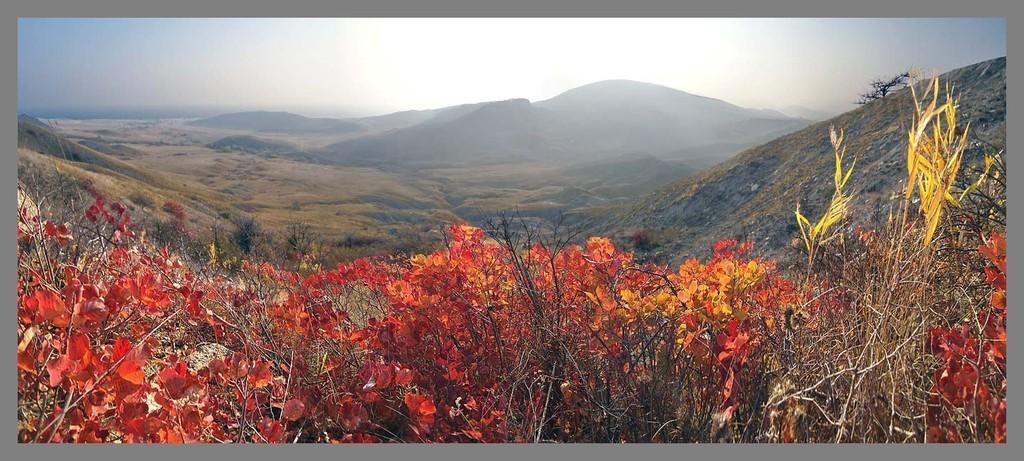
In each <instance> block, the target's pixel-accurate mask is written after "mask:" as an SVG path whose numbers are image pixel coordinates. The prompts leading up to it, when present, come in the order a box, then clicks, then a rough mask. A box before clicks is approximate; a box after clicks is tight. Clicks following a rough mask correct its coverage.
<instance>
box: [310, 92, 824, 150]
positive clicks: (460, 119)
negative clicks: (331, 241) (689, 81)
mask: <svg viewBox="0 0 1024 461" xmlns="http://www.w3.org/2000/svg"><path fill="white" fill-rule="evenodd" d="M383 117H390V118H389V119H388V118H381V117H378V118H374V120H368V121H366V122H364V123H367V124H372V123H377V124H378V125H386V123H388V122H390V123H392V124H395V125H397V124H398V123H399V121H401V122H408V121H409V120H410V119H416V118H418V117H423V121H421V122H419V123H416V124H414V125H412V126H406V127H404V128H397V129H393V130H390V131H387V132H385V133H381V134H377V135H370V136H363V137H360V138H356V139H350V140H346V141H342V142H339V143H335V144H332V145H330V146H328V147H327V148H326V149H325V152H323V153H322V154H321V156H322V157H324V158H331V159H333V160H334V161H336V162H338V163H342V164H353V165H374V166H387V167H390V168H421V167H428V166H452V165H468V164H493V163H508V162H518V161H524V160H534V161H543V162H580V161H584V162H589V161H597V160H601V159H606V158H613V157H616V156H621V155H626V154H647V155H653V156H656V157H663V158H667V157H675V158H676V159H679V160H685V158H684V157H686V156H681V155H679V153H680V152H684V151H685V152H690V153H692V155H693V156H694V157H700V156H702V155H710V156H712V157H714V159H715V160H722V159H724V158H726V157H727V156H728V155H730V154H732V153H735V152H736V151H738V150H739V149H740V148H743V147H749V146H751V145H755V144H757V143H758V142H762V141H764V140H767V139H770V138H772V137H775V136H778V135H781V134H784V133H788V132H791V131H793V130H796V129H799V128H802V127H803V126H806V124H807V123H808V122H807V121H806V120H803V119H798V118H792V117H787V116H784V115H782V114H779V113H777V112H772V111H763V110H755V109H746V108H742V107H739V106H736V105H733V104H729V103H727V102H725V101H721V100H718V99H713V98H706V97H703V96H697V95H693V94H689V93H686V92H683V91H679V90H675V89H672V88H668V87H664V86H659V85H653V84H649V83H641V82H634V81H628V80H610V81H603V82H597V83H593V84H590V85H585V86H582V87H578V88H575V89H572V90H569V91H566V92H564V93H562V94H560V95H558V96H555V97H554V98H551V99H548V100H545V101H540V102H536V103H531V102H530V101H528V100H525V99H512V100H507V101H495V102H488V103H479V104H468V105H463V106H454V107H450V108H444V109H439V110H436V111H433V112H429V113H423V112H413V113H408V112H405V113H399V114H392V115H391V116H383ZM363 120H367V119H363ZM723 143H730V144H729V145H730V146H732V147H731V148H730V149H727V150H723V149H721V147H722V146H723ZM708 152H711V153H710V154H708Z"/></svg>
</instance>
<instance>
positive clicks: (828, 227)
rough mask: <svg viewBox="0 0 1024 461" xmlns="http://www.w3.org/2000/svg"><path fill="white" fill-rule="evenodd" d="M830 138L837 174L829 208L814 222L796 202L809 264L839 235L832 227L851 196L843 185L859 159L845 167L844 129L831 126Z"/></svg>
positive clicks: (836, 222) (798, 220)
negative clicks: (821, 248) (822, 247)
mask: <svg viewBox="0 0 1024 461" xmlns="http://www.w3.org/2000/svg"><path fill="white" fill-rule="evenodd" d="M829 138H830V140H831V141H832V151H833V154H834V155H835V175H834V178H833V182H834V186H835V190H834V191H833V192H832V200H831V201H830V202H829V205H828V209H827V210H825V213H824V214H823V215H822V216H821V218H819V219H818V221H817V222H815V223H813V224H812V223H811V220H810V219H808V218H807V217H806V216H804V215H803V213H801V212H800V202H797V204H796V222H797V224H798V225H799V226H800V236H801V237H802V238H803V241H804V247H805V248H806V249H807V264H808V266H810V265H811V264H812V263H813V262H814V254H815V253H816V252H817V249H818V248H819V247H820V246H821V245H823V244H825V243H827V242H828V241H830V240H832V239H834V238H835V237H836V236H837V235H839V234H838V233H835V232H833V231H832V228H833V227H834V226H835V225H836V224H838V223H839V222H840V221H842V219H843V217H845V216H846V212H847V210H848V209H849V205H850V198H851V197H850V196H849V195H847V194H846V193H845V192H843V187H844V186H846V183H847V181H849V180H850V175H851V174H852V173H853V166H854V165H856V164H857V159H853V163H851V164H850V168H848V169H845V170H844V169H843V158H844V157H845V155H846V146H844V145H843V132H842V131H838V132H837V131H836V129H835V127H834V126H833V127H829Z"/></svg>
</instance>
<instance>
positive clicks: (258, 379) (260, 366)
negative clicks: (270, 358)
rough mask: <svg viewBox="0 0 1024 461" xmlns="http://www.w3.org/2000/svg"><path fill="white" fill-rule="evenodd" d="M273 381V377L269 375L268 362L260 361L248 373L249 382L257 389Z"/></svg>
mask: <svg viewBox="0 0 1024 461" xmlns="http://www.w3.org/2000/svg"><path fill="white" fill-rule="evenodd" d="M273 379H274V375H272V374H271V373H270V362H267V361H262V360H261V361H260V362H258V363H256V365H253V367H252V370H250V371H249V382H250V383H251V384H252V386H253V387H255V388H257V389H259V388H261V387H265V386H267V385H269V384H270V382H271V381H272V380H273Z"/></svg>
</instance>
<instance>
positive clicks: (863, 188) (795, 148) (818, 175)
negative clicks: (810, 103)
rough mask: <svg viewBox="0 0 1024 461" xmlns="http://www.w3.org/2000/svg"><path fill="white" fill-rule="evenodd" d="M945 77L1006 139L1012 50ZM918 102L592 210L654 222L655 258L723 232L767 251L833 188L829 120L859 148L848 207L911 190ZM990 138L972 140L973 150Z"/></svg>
mask: <svg viewBox="0 0 1024 461" xmlns="http://www.w3.org/2000/svg"><path fill="white" fill-rule="evenodd" d="M940 80H941V82H942V84H943V85H945V84H946V83H947V82H948V83H949V84H950V85H952V87H953V88H955V89H956V91H958V93H959V94H960V98H961V99H960V116H961V117H962V118H961V121H962V123H966V122H970V126H971V131H972V133H974V135H975V136H976V137H977V139H979V140H983V141H984V142H988V143H992V144H995V145H1005V136H1006V58H998V59H993V60H989V61H985V62H981V63H978V64H974V65H971V66H967V67H963V68H960V69H956V70H953V71H951V72H948V73H946V74H944V75H942V76H940ZM919 91H921V90H920V89H919ZM912 108H913V102H912V99H911V94H910V90H909V89H904V90H901V91H899V92H897V93H894V94H891V95H890V96H889V97H887V98H885V99H882V100H878V101H875V102H872V103H870V104H866V105H864V106H861V107H859V108H857V109H855V110H852V111H850V112H847V113H844V114H842V115H839V116H837V117H835V118H832V119H830V120H827V121H824V122H820V123H816V124H813V125H811V126H809V127H807V128H805V129H802V130H800V131H796V132H794V133H791V134H788V135H786V136H782V137H780V138H778V139H775V140H773V141H770V142H768V143H765V144H762V145H760V146H757V147H754V148H751V149H748V150H746V151H743V152H742V153H740V154H737V155H736V156H735V157H734V158H732V159H730V160H728V161H726V162H723V163H721V164H719V165H717V166H715V167H713V168H711V169H709V170H706V171H705V172H702V173H700V174H697V175H693V176H691V177H689V178H686V179H683V180H680V181H677V182H675V183H673V184H671V185H669V186H666V187H665V188H662V189H659V190H658V191H656V192H654V193H652V194H650V195H648V196H646V197H644V198H642V199H640V200H638V201H636V202H635V203H632V204H630V205H628V206H625V207H623V208H621V209H619V210H618V211H616V212H607V211H606V212H604V213H601V215H600V217H595V218H593V219H591V224H592V225H593V232H594V233H614V234H616V235H618V236H620V237H625V236H626V235H629V233H632V232H635V231H636V230H639V229H646V230H648V231H649V232H650V234H651V235H652V236H654V237H653V238H654V239H655V240H656V242H655V243H657V244H658V245H659V246H658V248H657V249H656V250H655V251H654V252H652V253H651V255H650V256H651V257H652V258H654V259H669V258H674V259H675V260H678V259H681V258H683V257H686V256H688V255H694V256H697V255H705V254H707V253H709V252H710V248H711V244H712V243H713V242H714V241H716V240H718V239H723V238H738V239H746V240H751V241H753V242H755V243H756V245H757V247H758V248H759V249H760V250H761V251H762V252H763V253H773V252H779V251H782V249H783V248H785V247H786V245H787V244H788V243H789V242H790V240H791V239H793V238H795V237H797V233H798V228H797V225H796V221H795V219H794V217H793V210H794V208H795V206H796V204H797V202H798V201H799V202H800V203H801V209H802V210H803V211H804V212H805V214H807V215H809V216H818V215H819V214H820V213H821V212H823V210H824V208H825V207H826V205H827V202H828V200H829V198H830V197H831V190H832V183H831V181H832V176H831V171H832V169H833V168H834V167H833V162H834V159H833V156H832V149H831V145H830V144H829V134H828V131H829V126H830V125H834V126H835V127H836V128H837V129H843V130H845V132H846V140H847V155H848V156H850V157H856V158H857V164H856V168H855V170H854V172H853V177H852V179H851V180H850V183H849V184H848V185H847V188H848V190H849V191H850V192H851V193H852V195H853V196H854V202H853V204H852V207H853V210H852V212H851V213H850V214H849V216H850V218H851V219H852V220H853V221H854V222H855V223H856V222H865V221H867V220H869V219H871V217H872V215H873V214H874V213H876V212H877V211H878V210H880V209H882V208H883V205H884V204H886V203H888V201H889V198H890V197H891V196H892V194H894V193H898V192H899V191H900V190H902V181H903V180H904V177H905V175H906V167H905V162H906V152H905V136H906V131H905V126H906V124H907V123H908V122H909V119H910V114H911V113H912ZM983 144H984V143H983V142H980V141H972V143H971V148H972V149H971V152H972V155H979V154H980V150H981V149H982V147H983ZM976 158H977V157H975V159H976ZM670 255H671V256H670Z"/></svg>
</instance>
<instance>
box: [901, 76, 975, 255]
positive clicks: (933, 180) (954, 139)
mask: <svg viewBox="0 0 1024 461" xmlns="http://www.w3.org/2000/svg"><path fill="white" fill-rule="evenodd" d="M911 94H912V95H913V98H914V119H913V125H912V126H911V129H910V130H909V132H908V138H907V188H906V191H905V196H906V201H907V202H909V201H910V200H911V199H912V197H913V195H914V193H915V192H917V195H918V198H919V199H920V202H921V203H920V211H921V215H922V217H923V219H924V223H925V235H924V245H925V246H928V245H930V244H931V241H932V239H933V238H934V236H935V231H936V229H938V227H939V222H940V220H941V218H942V213H943V211H944V210H945V207H946V205H947V204H953V205H954V206H960V198H959V197H956V196H954V195H953V187H954V185H955V183H956V177H957V174H958V173H959V171H960V165H961V162H962V161H963V153H964V148H965V147H966V145H967V130H968V129H969V128H970V124H968V126H967V127H965V128H964V129H963V130H960V129H958V128H957V105H958V104H957V103H958V101H957V100H956V99H954V98H953V96H952V91H951V90H950V88H949V87H948V86H947V87H946V92H945V101H944V102H943V103H942V104H939V79H938V78H933V79H932V82H931V85H929V89H928V90H927V91H926V92H925V95H924V99H925V100H928V99H929V98H930V100H929V101H928V103H927V104H922V101H921V100H919V99H918V97H917V93H916V92H915V91H914V89H913V87H911ZM962 195H963V194H961V196H962Z"/></svg>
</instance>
